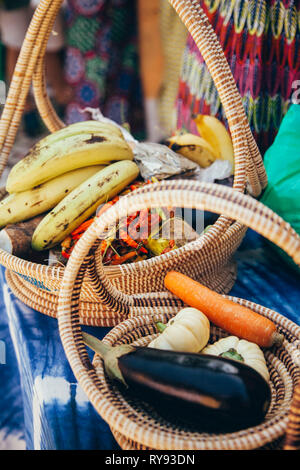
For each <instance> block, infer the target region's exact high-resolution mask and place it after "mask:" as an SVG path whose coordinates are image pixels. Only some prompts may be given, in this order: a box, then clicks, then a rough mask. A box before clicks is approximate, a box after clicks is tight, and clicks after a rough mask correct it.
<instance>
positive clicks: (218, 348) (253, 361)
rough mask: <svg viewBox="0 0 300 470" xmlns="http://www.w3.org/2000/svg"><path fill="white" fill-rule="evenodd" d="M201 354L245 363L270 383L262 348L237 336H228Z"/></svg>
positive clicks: (210, 345)
mask: <svg viewBox="0 0 300 470" xmlns="http://www.w3.org/2000/svg"><path fill="white" fill-rule="evenodd" d="M201 354H212V355H213V356H225V357H229V358H231V359H236V360H240V361H242V362H244V363H245V364H247V365H248V366H250V367H253V369H255V370H256V371H257V372H259V373H260V374H261V375H262V376H263V377H264V378H265V379H266V381H267V382H268V381H269V380H270V375H269V371H268V368H267V364H266V360H265V356H264V354H263V352H262V350H261V349H260V347H259V346H258V345H257V344H255V343H251V342H250V341H246V340H245V339H239V338H238V337H237V336H227V338H222V339H219V341H216V342H215V343H213V344H209V345H208V346H207V347H206V348H205V349H203V350H202V351H201Z"/></svg>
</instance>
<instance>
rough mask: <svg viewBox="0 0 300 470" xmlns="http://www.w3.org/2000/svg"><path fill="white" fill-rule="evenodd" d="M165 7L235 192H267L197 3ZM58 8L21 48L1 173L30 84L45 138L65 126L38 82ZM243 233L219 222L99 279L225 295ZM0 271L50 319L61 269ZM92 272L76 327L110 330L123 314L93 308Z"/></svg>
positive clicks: (0, 136)
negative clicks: (221, 141) (198, 81)
mask: <svg viewBox="0 0 300 470" xmlns="http://www.w3.org/2000/svg"><path fill="white" fill-rule="evenodd" d="M166 1H167V0H166ZM169 1H170V3H171V4H172V5H173V7H174V8H175V10H176V11H177V13H178V15H179V16H180V18H181V19H182V21H183V22H184V23H185V25H186V27H187V28H188V31H189V32H190V33H191V34H192V36H193V38H194V39H195V41H196V43H197V45H198V48H199V50H200V51H201V53H202V55H203V57H204V59H205V61H206V63H207V66H208V69H209V71H210V73H211V75H212V78H213V80H214V82H215V85H216V88H217V90H218V93H219V96H220V100H221V102H222V105H223V108H224V111H225V113H226V117H227V120H228V124H229V128H230V131H231V135H232V140H233V146H234V154H235V175H234V183H233V189H234V190H235V192H238V193H244V192H245V191H248V192H249V193H251V194H252V195H253V196H255V197H256V196H258V195H259V194H260V193H261V191H262V189H263V188H264V187H265V186H266V174H265V170H264V166H263V163H262V159H261V156H260V153H259V151H258V148H257V146H256V143H255V141H254V139H253V136H252V134H251V131H250V128H249V123H248V121H247V118H246V115H245V111H244V108H243V106H242V101H241V97H240V95H239V93H238V90H237V88H236V84H235V82H234V79H233V76H232V74H231V71H230V68H229V66H228V63H227V61H226V59H225V56H224V53H223V51H222V49H221V47H220V44H219V42H218V39H217V37H216V35H215V33H214V31H213V29H212V27H211V25H210V23H209V21H208V19H207V17H206V16H205V14H204V13H203V11H202V9H201V7H200V6H199V4H198V2H197V1H193V0H169ZM61 4H62V0H51V1H50V0H42V1H41V2H40V5H39V7H38V8H37V10H36V11H35V14H34V17H33V19H32V22H31V24H30V27H29V30H28V32H27V35H26V38H25V40H24V44H23V46H22V50H21V53H20V56H19V59H18V62H17V65H16V69H15V72H14V76H13V79H12V83H11V87H10V90H9V93H8V97H7V101H6V105H5V108H4V110H3V114H2V117H1V121H0V148H1V157H0V171H3V169H4V167H5V165H6V162H7V159H8V156H9V153H10V151H11V148H12V146H13V144H14V140H15V137H16V133H17V129H18V126H19V124H20V120H21V117H22V113H23V110H24V104H25V100H26V97H27V94H28V91H29V87H30V85H31V83H32V84H33V89H34V93H35V99H36V103H37V107H38V109H39V112H40V115H41V117H42V119H43V121H44V122H45V124H46V126H47V127H48V129H49V131H50V132H54V131H56V130H58V129H60V128H62V127H63V126H64V124H63V123H62V122H61V121H60V119H59V118H58V117H57V115H56V113H55V111H54V109H53V107H52V105H51V103H50V101H49V99H48V96H47V92H46V84H45V76H44V56H45V49H46V44H47V40H48V37H49V35H50V33H51V30H52V27H53V24H54V21H55V17H56V15H57V13H58V11H59V8H60V7H61ZM245 233H246V227H245V226H244V225H243V224H241V223H239V222H235V221H234V220H232V219H231V218H230V217H227V216H225V215H221V216H220V217H219V218H218V220H217V221H216V222H215V223H214V225H213V226H212V227H211V228H210V229H209V230H208V232H207V233H206V234H205V235H203V236H202V237H201V238H200V239H199V240H198V241H196V242H193V243H191V244H188V245H186V246H185V247H184V248H182V249H180V250H174V251H173V252H171V253H170V254H166V255H162V256H159V257H156V258H153V259H151V260H147V261H142V262H139V263H134V264H133V265H126V266H118V267H111V266H108V267H106V268H105V274H106V276H107V278H109V279H110V280H111V283H112V285H113V286H114V287H115V289H117V290H118V291H122V292H123V293H125V294H132V293H134V292H139V293H142V292H151V291H152V292H154V291H157V290H162V289H163V278H164V274H165V273H166V272H167V271H168V270H169V268H170V267H172V268H174V269H177V270H179V271H181V272H183V273H186V274H188V275H190V276H193V277H194V278H195V279H198V280H199V281H201V282H203V283H205V284H206V285H208V286H209V287H211V288H214V289H215V290H217V291H218V292H221V293H227V292H228V291H229V290H230V288H231V287H232V285H233V283H234V281H235V277H236V274H235V267H234V265H233V264H232V262H231V258H232V255H233V253H234V252H235V251H236V249H237V248H238V246H239V245H240V243H241V241H242V239H243V237H244V235H245ZM89 259H90V258H89ZM0 263H1V264H2V265H4V266H5V267H6V268H7V281H8V283H9V285H10V287H11V289H12V291H13V292H14V293H15V294H16V296H17V297H18V298H20V299H21V300H22V301H23V302H24V303H26V304H27V305H29V306H30V307H32V308H34V309H36V310H38V311H40V312H42V313H44V314H47V315H51V316H54V317H55V316H56V313H57V302H58V293H59V288H60V285H61V280H62V278H63V275H64V268H60V267H48V266H45V265H40V264H36V263H31V262H27V261H24V260H22V259H19V258H16V257H14V256H11V255H9V254H8V253H5V252H4V251H0ZM91 263H92V261H91ZM91 266H92V265H91ZM91 271H92V269H86V270H85V274H84V284H83V288H82V290H81V294H80V321H81V322H82V323H83V324H89V325H98V326H113V325H116V324H117V323H118V322H120V321H122V320H124V318H125V317H124V313H122V312H114V313H113V314H112V313H111V311H110V310H109V309H108V308H107V304H106V303H105V302H99V296H98V292H97V289H95V287H94V282H93V278H91Z"/></svg>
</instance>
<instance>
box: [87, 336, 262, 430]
mask: <svg viewBox="0 0 300 470" xmlns="http://www.w3.org/2000/svg"><path fill="white" fill-rule="evenodd" d="M83 339H84V341H85V343H86V344H87V345H88V346H89V347H91V349H93V350H94V351H95V352H97V353H98V354H100V355H101V357H102V358H103V359H104V365H105V370H106V373H107V374H108V375H109V377H110V378H112V379H117V380H118V381H119V382H121V383H122V384H123V389H124V391H125V388H124V387H126V388H127V391H126V393H128V392H130V394H131V395H132V396H135V397H137V398H139V399H140V400H142V401H144V402H146V403H148V404H150V405H151V406H153V407H154V408H155V409H156V410H157V412H159V413H160V414H161V415H163V416H164V417H165V418H166V419H168V420H171V421H174V422H178V421H179V422H182V424H188V425H191V426H193V427H194V428H196V429H199V430H203V431H209V432H233V431H235V430H239V429H243V428H248V427H250V426H255V425H257V424H259V423H261V422H262V421H263V419H264V417H265V415H266V413H267V411H268V409H269V406H270V402H271V390H270V386H269V384H268V383H267V382H266V380H265V379H264V378H263V377H262V376H261V375H260V374H259V373H258V372H257V371H256V370H255V369H253V368H252V367H249V366H248V365H246V364H244V363H242V362H240V361H237V360H234V359H229V358H224V357H217V356H210V355H204V354H203V355H201V354H195V353H182V352H176V351H166V350H159V349H153V348H148V347H146V348H144V347H133V346H130V345H121V346H117V347H109V346H107V345H104V344H103V343H102V342H101V341H99V340H98V339H96V338H94V337H91V336H90V335H87V334H86V333H83Z"/></svg>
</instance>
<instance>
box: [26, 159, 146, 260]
mask: <svg viewBox="0 0 300 470" xmlns="http://www.w3.org/2000/svg"><path fill="white" fill-rule="evenodd" d="M138 174H139V169H138V166H137V165H136V163H134V162H132V161H130V160H125V161H120V162H116V163H113V164H112V165H109V166H107V167H106V168H104V169H103V170H100V171H99V172H98V173H96V174H95V175H93V176H92V177H91V178H89V179H88V180H86V181H84V182H83V183H82V184H81V185H79V186H78V187H77V188H76V189H74V190H73V191H72V192H71V193H70V194H68V195H67V196H66V197H65V198H64V199H63V200H62V201H61V202H60V203H59V204H57V206H56V207H55V208H54V209H53V210H52V211H51V212H49V214H47V215H46V216H45V217H44V218H43V220H42V221H41V222H40V224H39V225H38V226H37V228H36V229H35V232H34V234H33V237H32V248H33V249H34V250H37V251H42V250H48V249H49V248H52V247H53V246H55V245H57V244H58V243H59V242H61V241H62V240H64V239H65V238H66V237H67V236H68V235H69V234H70V233H71V232H73V230H75V228H77V227H78V226H79V225H80V224H81V223H82V222H84V221H85V220H86V219H88V218H89V217H90V216H91V215H92V214H93V213H94V212H96V209H97V207H98V206H99V205H100V204H103V203H104V202H106V201H107V200H110V199H111V198H113V197H114V196H116V195H117V194H119V192H121V191H122V189H124V188H125V187H126V186H127V185H128V184H129V183H131V182H132V181H133V180H135V179H136V178H137V176H138Z"/></svg>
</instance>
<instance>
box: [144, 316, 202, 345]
mask: <svg viewBox="0 0 300 470" xmlns="http://www.w3.org/2000/svg"><path fill="white" fill-rule="evenodd" d="M209 335H210V324H209V320H208V318H207V317H206V316H205V315H204V313H202V312H200V310H197V309H196V308H192V307H187V308H184V309H182V310H180V311H179V312H178V313H177V315H175V317H173V318H172V319H171V320H169V322H168V323H167V325H166V327H165V329H164V331H163V332H162V333H161V334H160V335H159V336H157V337H156V338H155V339H154V340H153V341H151V342H150V343H149V344H148V347H150V348H155V349H165V350H171V351H180V352H192V353H197V352H199V351H201V349H203V348H204V347H205V346H206V345H207V343H208V340H209Z"/></svg>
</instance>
